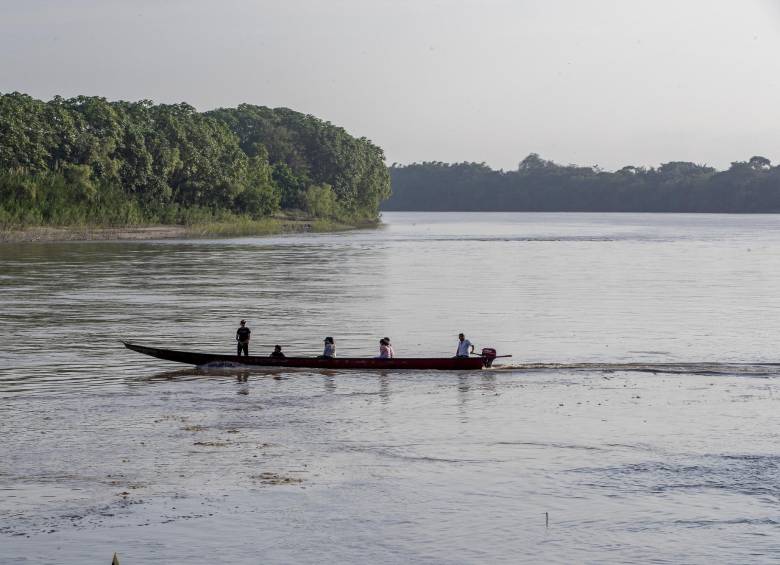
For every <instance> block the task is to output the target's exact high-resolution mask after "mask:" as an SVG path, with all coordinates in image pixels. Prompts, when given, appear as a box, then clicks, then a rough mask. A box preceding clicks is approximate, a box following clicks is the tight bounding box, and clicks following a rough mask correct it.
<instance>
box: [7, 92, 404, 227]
mask: <svg viewBox="0 0 780 565" xmlns="http://www.w3.org/2000/svg"><path fill="white" fill-rule="evenodd" d="M389 194H390V179H389V174H388V170H387V168H386V166H385V163H384V154H383V152H382V150H381V149H380V148H379V147H377V146H376V145H374V144H372V143H371V142H370V141H369V140H367V139H365V138H360V139H357V138H355V137H352V136H351V135H349V134H348V133H347V132H346V131H345V130H344V129H342V128H340V127H337V126H335V125H333V124H331V123H329V122H326V121H323V120H321V119H319V118H316V117H314V116H310V115H305V114H301V113H299V112H294V111H292V110H289V109H286V108H276V109H271V108H266V107H263V106H252V105H249V104H242V105H240V106H238V107H237V108H222V109H218V110H213V111H210V112H204V113H201V112H198V111H196V110H195V108H193V107H192V106H190V105H188V104H185V103H181V104H153V103H152V102H150V101H148V100H143V101H140V102H123V101H118V102H109V101H107V100H106V99H104V98H99V97H91V96H78V97H76V98H69V99H65V98H61V97H55V98H54V99H53V100H51V101H49V102H44V101H40V100H36V99H34V98H31V97H30V96H28V95H25V94H20V93H12V94H5V95H0V227H3V226H5V227H8V226H22V225H73V224H85V223H89V224H103V225H119V224H121V225H128V224H138V223H190V222H198V221H210V220H213V219H225V218H234V217H238V216H240V217H250V218H261V217H265V216H269V215H272V214H274V213H276V212H278V211H279V210H302V211H303V212H304V213H306V214H308V215H309V216H312V217H317V218H335V219H340V220H346V221H353V220H354V221H360V220H373V219H376V218H377V217H378V214H379V204H380V202H381V201H382V200H383V199H385V198H387V197H388V196H389Z"/></svg>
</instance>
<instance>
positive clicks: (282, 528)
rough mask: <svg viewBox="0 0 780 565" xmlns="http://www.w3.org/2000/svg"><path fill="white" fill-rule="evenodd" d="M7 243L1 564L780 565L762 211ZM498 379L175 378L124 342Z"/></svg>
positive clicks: (2, 269) (778, 302) (1, 287)
mask: <svg viewBox="0 0 780 565" xmlns="http://www.w3.org/2000/svg"><path fill="white" fill-rule="evenodd" d="M384 220H385V225H384V226H383V227H382V228H380V229H378V230H366V231H354V232H349V233H336V234H307V235H289V236H278V237H265V238H242V239H233V240H224V239H223V240H213V241H210V240H209V241H206V240H197V241H158V242H90V243H67V244H50V243H49V244H18V245H3V246H0V343H2V345H1V346H0V437H1V438H2V443H0V563H2V564H7V563H14V564H16V563H35V564H39V563H64V564H83V563H108V562H109V561H110V559H111V556H112V554H113V553H114V552H115V551H116V552H117V553H118V554H119V557H120V560H121V562H122V563H123V564H129V563H144V564H149V563H166V564H168V563H187V564H200V563H203V564H205V563H215V562H225V563H228V562H229V563H260V562H262V563H408V562H420V563H453V564H454V563H517V562H533V563H561V564H568V563H627V562H631V563H675V564H676V563H713V562H717V563H770V562H772V563H776V562H778V560H780V509H779V508H780V507H779V506H778V502H780V500H779V499H780V448H778V439H780V438H779V435H780V410H779V409H780V390H779V389H778V383H780V366H778V365H774V363H778V362H780V353H778V351H777V350H776V342H777V338H778V336H780V292H779V291H780V285H778V277H780V216H740V215H730V216H720V215H651V214H647V215H645V214H612V215H610V214H456V213H452V214H449V213H447V214H444V213H441V214H429V213H387V214H385V217H384ZM241 318H246V319H247V320H248V322H249V326H250V327H251V328H252V330H253V342H252V345H251V352H252V353H256V354H260V353H262V352H263V351H270V346H272V345H273V344H275V343H281V344H284V345H285V350H286V351H287V353H288V354H295V353H298V354H307V355H308V354H312V355H313V354H317V353H318V352H319V351H320V348H321V344H322V342H321V340H322V338H323V337H324V336H326V335H332V336H333V337H335V338H336V343H337V347H338V351H339V354H340V355H342V356H346V355H366V356H373V355H376V354H377V350H378V344H377V340H378V339H379V338H380V337H382V336H385V335H388V336H390V337H391V338H392V339H393V344H394V346H395V349H396V352H397V354H398V355H399V356H418V355H419V356H430V355H443V356H448V355H452V354H453V352H454V349H455V345H456V335H457V333H458V332H459V331H464V332H466V334H467V336H468V337H469V338H470V339H471V340H472V341H473V342H474V343H475V344H476V345H477V347H483V346H494V347H496V348H497V349H498V350H499V353H505V354H512V355H513V357H512V358H511V359H504V360H503V361H504V362H505V363H504V366H503V367H500V368H498V369H497V370H493V371H484V372H468V373H460V374H457V373H437V372H419V373H403V372H395V373H394V372H388V373H376V372H374V373H352V372H320V371H306V370H299V371H294V372H290V371H263V370H251V371H248V370H243V369H193V368H186V367H184V368H183V367H181V366H176V365H174V364H170V363H167V362H163V361H159V360H155V359H152V358H146V357H143V356H140V355H138V354H135V353H132V352H130V351H127V350H125V349H123V348H122V346H121V343H120V340H122V339H124V340H130V341H139V342H143V343H148V344H156V345H161V346H171V347H178V348H183V349H196V350H198V349H200V350H208V351H220V352H232V351H233V349H234V341H233V336H234V332H235V329H236V327H237V322H238V320H239V319H241Z"/></svg>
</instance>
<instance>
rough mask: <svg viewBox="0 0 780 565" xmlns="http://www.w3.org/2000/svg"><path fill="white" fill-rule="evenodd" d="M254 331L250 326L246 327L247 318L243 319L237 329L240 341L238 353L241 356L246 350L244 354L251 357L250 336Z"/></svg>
mask: <svg viewBox="0 0 780 565" xmlns="http://www.w3.org/2000/svg"><path fill="white" fill-rule="evenodd" d="M251 333H252V330H250V329H249V328H248V327H246V320H241V326H240V327H239V328H238V329H237V330H236V341H237V342H238V347H237V349H238V353H237V355H238V356H239V357H241V352H242V351H243V352H244V355H246V356H247V357H249V338H250V335H251Z"/></svg>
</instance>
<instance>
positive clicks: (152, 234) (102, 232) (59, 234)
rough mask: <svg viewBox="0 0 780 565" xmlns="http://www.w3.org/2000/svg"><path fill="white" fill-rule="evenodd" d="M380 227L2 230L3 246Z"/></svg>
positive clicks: (276, 221)
mask: <svg viewBox="0 0 780 565" xmlns="http://www.w3.org/2000/svg"><path fill="white" fill-rule="evenodd" d="M378 225H379V222H362V223H357V224H345V223H340V222H336V221H332V220H323V219H305V220H301V219H290V218H267V219H262V220H241V221H234V222H209V223H204V224H193V225H144V226H108V227H107V226H29V227H25V228H18V229H0V243H24V242H60V241H144V240H156V239H193V238H207V237H248V236H258V235H275V234H283V233H306V232H329V231H346V230H351V229H359V228H370V227H376V226H378Z"/></svg>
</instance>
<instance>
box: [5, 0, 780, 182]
mask: <svg viewBox="0 0 780 565" xmlns="http://www.w3.org/2000/svg"><path fill="white" fill-rule="evenodd" d="M0 91H2V92H10V91H21V92H26V93H28V94H30V95H32V96H35V97H38V98H44V99H49V98H51V97H52V96H54V95H55V94H61V95H63V96H73V95H77V94H94V95H101V96H105V97H107V98H109V99H119V98H121V99H127V100H138V99H142V98H149V99H152V100H154V101H156V102H179V101H187V102H189V103H190V104H192V105H194V106H195V107H197V108H198V109H201V110H206V109H211V108H215V107H218V106H234V105H236V104H238V103H241V102H249V103H253V104H260V105H266V106H273V107H276V106H287V107H289V108H293V109H295V110H299V111H301V112H305V113H311V114H315V115H317V116H319V117H322V118H324V119H327V120H329V121H331V122H333V123H335V124H338V125H341V126H344V127H345V128H346V129H347V130H348V131H349V132H350V133H352V134H354V135H358V136H366V137H368V138H370V139H372V140H373V141H374V142H375V143H377V144H378V145H380V146H381V147H383V148H384V149H385V152H386V155H387V161H388V163H392V162H396V161H397V162H400V163H408V162H413V161H423V160H440V161H485V162H487V163H488V164H490V165H492V166H494V167H502V168H515V167H516V166H517V163H518V162H519V161H520V160H521V159H522V158H523V157H524V156H525V155H527V154H528V153H530V152H538V153H540V154H541V155H542V156H543V157H545V158H547V159H552V160H555V161H558V162H561V163H578V164H583V165H593V164H599V165H602V166H603V167H605V168H608V169H613V168H616V167H618V166H621V165H624V164H637V165H639V164H646V165H657V164H658V163H660V162H665V161H670V160H690V161H695V162H699V163H708V164H711V165H715V166H717V167H725V166H728V164H729V162H731V161H734V160H742V159H747V158H749V157H750V156H751V155H756V154H759V155H764V156H766V157H769V158H770V159H772V160H773V161H780V0H778V1H772V0H739V1H738V0H729V1H726V0H701V1H697V0H688V1H686V0H676V1H664V0H652V1H643V0H591V1H588V0H576V1H570V0H479V1H477V0H441V1H435V0H416V1H412V0H408V1H407V0H394V1H389V0H388V1H384V0H321V1H317V0H308V1H305V0H275V1H250V0H220V1H209V0H126V1H118V0H15V1H12V0H0Z"/></svg>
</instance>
